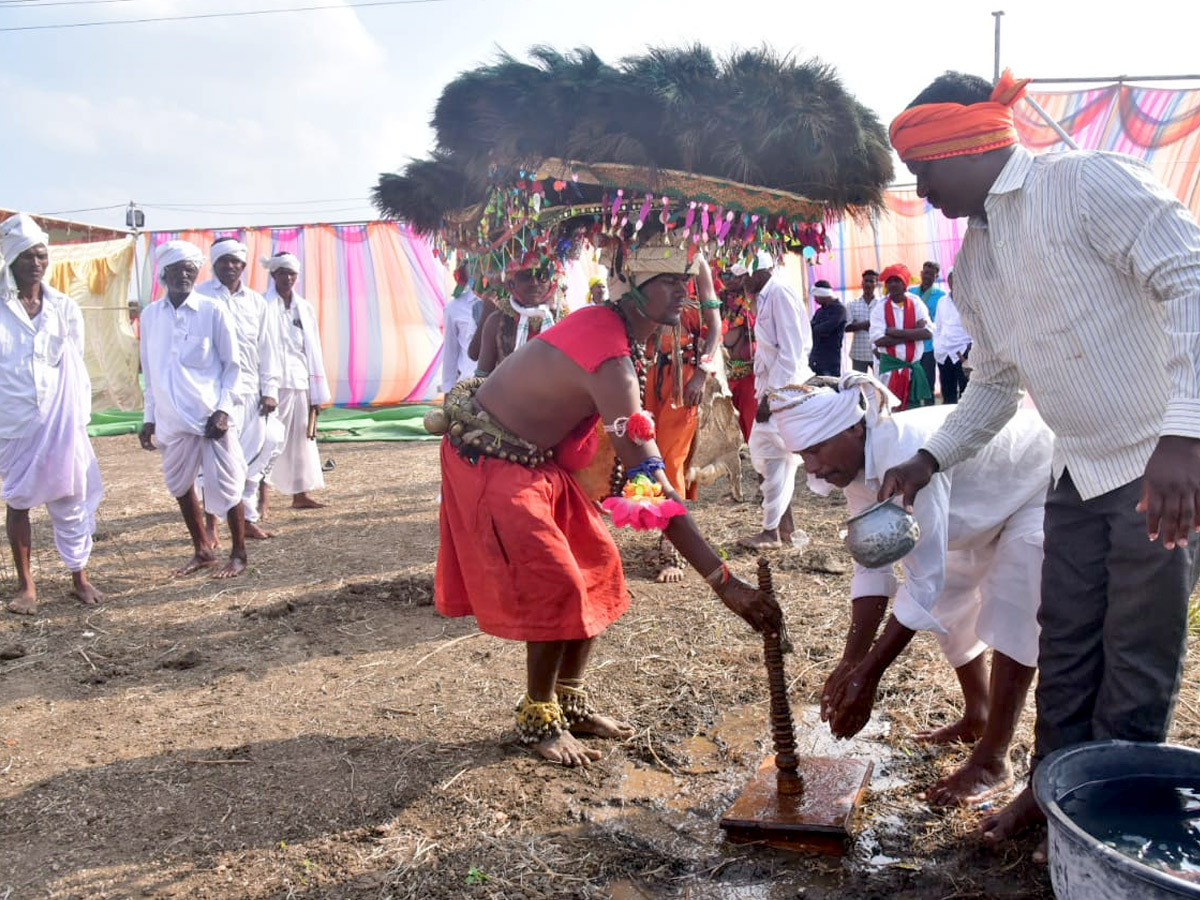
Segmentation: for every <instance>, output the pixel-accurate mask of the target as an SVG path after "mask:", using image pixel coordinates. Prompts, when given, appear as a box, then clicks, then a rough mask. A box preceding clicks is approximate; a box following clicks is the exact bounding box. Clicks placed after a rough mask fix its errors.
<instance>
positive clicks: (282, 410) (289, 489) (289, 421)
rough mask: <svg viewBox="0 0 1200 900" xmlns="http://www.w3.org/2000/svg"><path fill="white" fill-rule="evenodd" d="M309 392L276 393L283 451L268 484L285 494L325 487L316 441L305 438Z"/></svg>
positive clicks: (286, 390) (284, 391)
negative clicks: (282, 431) (281, 425)
mask: <svg viewBox="0 0 1200 900" xmlns="http://www.w3.org/2000/svg"><path fill="white" fill-rule="evenodd" d="M308 409H309V404H308V391H307V390H289V389H287V388H284V389H282V390H280V392H279V410H278V414H279V420H280V421H281V422H282V423H283V430H284V439H283V450H282V452H280V454H279V456H278V457H277V458H276V459H275V464H274V466H273V467H272V468H271V471H270V473H269V475H268V477H267V483H268V484H270V485H271V487H273V488H275V490H277V491H280V492H281V493H284V494H293V495H294V494H303V493H306V492H307V491H317V490H320V489H321V488H323V487H325V476H324V475H323V474H321V456H320V453H319V452H318V451H317V442H316V441H312V440H309V438H308Z"/></svg>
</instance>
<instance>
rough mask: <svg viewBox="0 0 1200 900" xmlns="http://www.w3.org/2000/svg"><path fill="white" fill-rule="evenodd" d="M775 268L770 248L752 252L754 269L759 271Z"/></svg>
mask: <svg viewBox="0 0 1200 900" xmlns="http://www.w3.org/2000/svg"><path fill="white" fill-rule="evenodd" d="M773 268H775V257H774V256H772V255H771V251H770V250H759V251H758V252H757V253H755V254H754V271H755V272H761V271H765V270H767V269H773Z"/></svg>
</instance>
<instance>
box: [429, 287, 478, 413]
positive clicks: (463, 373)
mask: <svg viewBox="0 0 1200 900" xmlns="http://www.w3.org/2000/svg"><path fill="white" fill-rule="evenodd" d="M482 304H483V301H482V300H480V299H479V296H478V295H477V294H476V293H475V291H473V290H472V289H471V284H470V282H464V285H463V289H462V293H460V294H458V296H456V297H452V298H451V300H450V302H449V303H447V304H446V308H445V309H444V310H443V312H442V383H441V385H440V386H439V388H440V390H441V391H442V393H443V394H444V393H446V391H448V390H450V388H452V387H454V386H455V385H456V384H458V383H459V382H460V381H463V380H464V379H467V378H473V377H474V376H475V360H473V359H471V355H470V353H469V352H468V351H469V350H470V347H471V338H473V337H475V320H476V314H477V307H478V306H481V305H482Z"/></svg>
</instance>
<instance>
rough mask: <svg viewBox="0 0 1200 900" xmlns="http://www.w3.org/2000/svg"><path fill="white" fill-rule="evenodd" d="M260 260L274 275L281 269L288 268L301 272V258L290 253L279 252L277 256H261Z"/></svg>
mask: <svg viewBox="0 0 1200 900" xmlns="http://www.w3.org/2000/svg"><path fill="white" fill-rule="evenodd" d="M258 261H259V262H260V263H262V267H263V268H264V269H266V270H267V271H268V272H270V273H271V274H272V275H274V274H275V273H276V272H277V271H278V270H279V269H288V270H289V271H292V272H295V273H296V274H297V275H299V274H300V260H298V259H296V257H294V256H292V254H290V253H279V254H277V255H275V256H260V257H259V258H258Z"/></svg>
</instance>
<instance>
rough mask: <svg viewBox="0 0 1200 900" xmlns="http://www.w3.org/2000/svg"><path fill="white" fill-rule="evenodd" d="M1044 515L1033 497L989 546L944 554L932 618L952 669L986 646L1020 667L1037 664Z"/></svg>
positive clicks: (961, 664) (1037, 501)
mask: <svg viewBox="0 0 1200 900" xmlns="http://www.w3.org/2000/svg"><path fill="white" fill-rule="evenodd" d="M1044 516H1045V510H1044V507H1043V503H1042V498H1041V497H1037V498H1035V499H1034V500H1032V501H1031V502H1030V503H1029V504H1028V505H1026V506H1024V507H1022V508H1021V509H1019V510H1018V511H1017V512H1016V513H1015V514H1014V515H1012V516H1011V517H1009V519H1008V520H1007V521H1006V522H1005V523H1004V526H1003V527H1002V528H1001V529H1000V531H999V532H998V534H997V535H996V536H995V538H994V539H993V540H992V541H990V542H988V543H986V544H983V545H981V546H978V547H975V548H972V549H966V550H950V551H948V552H947V554H946V581H945V586H944V588H943V590H942V594H941V596H940V597H939V598H938V600H937V602H936V603H935V604H934V608H933V609H932V610H931V614H932V615H933V616H934V618H936V619H937V620H938V621H939V622H940V623H941V625H942V626H943V627H944V628H945V629H946V634H939V635H938V636H937V640H938V645H939V646H940V647H941V649H942V654H943V655H944V656H945V657H946V660H947V662H949V663H950V665H951V666H953V667H954V668H956V669H957V668H958V667H959V666H963V665H966V664H967V663H969V662H970V661H971V660H972V659H974V658H975V657H976V656H978V655H979V654H980V653H982V652H983V651H984V650H985V649H987V648H988V647H991V648H992V649H993V650H996V651H998V652H1000V653H1003V654H1004V655H1005V656H1007V657H1009V658H1010V659H1012V660H1014V661H1016V662H1018V663H1020V664H1021V665H1023V666H1030V667H1033V666H1036V665H1037V658H1038V633H1039V628H1038V623H1037V614H1038V606H1039V605H1040V603H1041V596H1042V522H1043V519H1044Z"/></svg>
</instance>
